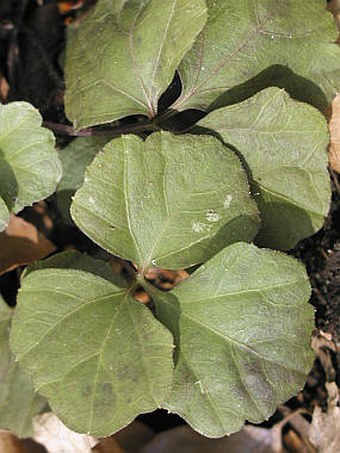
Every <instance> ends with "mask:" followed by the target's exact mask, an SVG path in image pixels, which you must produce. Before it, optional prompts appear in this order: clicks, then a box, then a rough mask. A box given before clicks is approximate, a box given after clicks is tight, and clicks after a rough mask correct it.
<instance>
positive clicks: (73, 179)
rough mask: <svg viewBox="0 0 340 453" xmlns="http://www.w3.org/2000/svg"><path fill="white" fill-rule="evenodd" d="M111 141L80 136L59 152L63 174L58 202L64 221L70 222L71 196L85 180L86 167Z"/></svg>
mask: <svg viewBox="0 0 340 453" xmlns="http://www.w3.org/2000/svg"><path fill="white" fill-rule="evenodd" d="M108 141H109V139H108V138H106V137H79V138H76V139H75V140H73V141H72V142H71V143H70V144H69V145H68V146H66V147H65V148H64V149H62V150H61V151H60V152H59V157H60V160H61V164H62V167H63V176H62V178H61V180H60V182H59V184H58V187H57V193H56V195H57V204H58V210H59V212H60V213H61V215H62V217H63V219H64V221H66V222H68V223H70V222H71V221H72V220H71V217H70V206H71V198H72V196H73V195H74V193H75V191H76V190H77V189H78V188H79V187H80V186H81V185H82V183H83V181H84V173H85V169H86V167H87V166H88V165H89V164H90V163H91V162H92V161H93V159H94V156H95V155H96V154H97V153H98V151H100V150H101V149H102V148H103V146H104V145H106V143H107V142H108Z"/></svg>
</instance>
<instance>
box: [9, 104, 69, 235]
mask: <svg viewBox="0 0 340 453" xmlns="http://www.w3.org/2000/svg"><path fill="white" fill-rule="evenodd" d="M41 123H42V118H41V116H40V114H39V112H38V110H36V109H35V108H34V107H33V106H32V105H30V104H28V103H27V102H11V103H9V104H6V105H3V104H0V199H1V202H0V209H1V219H0V223H1V224H2V225H3V227H5V226H6V224H7V223H8V218H9V216H8V214H7V213H6V210H5V207H4V204H5V205H6V206H7V210H8V212H10V213H17V212H19V211H21V209H23V208H24V207H25V206H29V205H31V204H33V203H34V202H36V201H39V200H41V199H42V198H46V197H48V196H49V195H51V194H52V193H53V192H54V190H55V188H56V186H57V183H58V181H59V180H60V178H61V164H60V162H59V159H58V155H57V152H56V151H55V149H54V143H55V140H54V136H53V134H52V132H51V131H49V130H48V129H45V128H43V127H41ZM2 229H4V228H2Z"/></svg>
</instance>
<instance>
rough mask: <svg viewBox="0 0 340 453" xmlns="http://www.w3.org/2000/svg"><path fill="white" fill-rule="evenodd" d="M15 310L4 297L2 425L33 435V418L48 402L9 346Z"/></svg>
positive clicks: (0, 317)
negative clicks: (34, 386) (41, 395)
mask: <svg viewBox="0 0 340 453" xmlns="http://www.w3.org/2000/svg"><path fill="white" fill-rule="evenodd" d="M12 316H13V310H12V309H10V308H9V307H8V306H7V304H6V303H5V301H4V300H3V299H2V298H1V296H0V352H1V354H0V426H1V427H2V428H3V429H8V430H10V431H12V432H13V433H15V434H16V435H18V436H20V437H28V436H31V435H32V434H33V427H32V418H33V416H34V415H36V414H38V413H39V412H41V411H42V410H43V408H44V407H45V405H46V402H45V400H44V399H43V398H41V397H40V396H38V395H37V394H36V393H35V392H34V389H33V386H32V383H31V381H30V379H29V377H28V376H27V374H26V373H25V372H24V371H22V370H21V369H20V368H19V366H18V364H17V363H15V361H14V356H13V354H12V352H11V350H10V347H9V330H10V327H11V323H12Z"/></svg>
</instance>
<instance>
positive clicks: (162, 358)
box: [11, 269, 173, 436]
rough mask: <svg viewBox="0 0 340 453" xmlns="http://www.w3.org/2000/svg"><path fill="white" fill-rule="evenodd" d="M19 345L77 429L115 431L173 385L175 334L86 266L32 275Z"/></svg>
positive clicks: (15, 335)
mask: <svg viewBox="0 0 340 453" xmlns="http://www.w3.org/2000/svg"><path fill="white" fill-rule="evenodd" d="M11 341H12V348H13V350H14V351H15V353H16V355H17V359H18V360H19V363H20V365H21V366H22V367H24V369H26V370H27V371H29V372H30V373H31V375H32V379H33V382H34V384H35V387H36V390H37V391H39V393H41V394H42V395H44V396H46V398H47V399H48V401H49V403H50V405H51V407H52V409H53V410H54V412H56V414H57V415H58V416H59V417H60V418H61V419H62V420H63V421H64V423H65V424H66V425H67V426H68V427H69V428H70V429H73V430H74V431H78V432H88V433H92V434H94V435H98V436H107V435H109V434H111V433H112V432H114V431H118V430H119V429H121V428H123V427H124V426H125V425H127V424H128V423H130V422H131V421H132V420H133V419H134V418H135V417H136V416H137V415H138V414H139V413H140V412H147V411H152V410H154V409H156V408H157V407H158V406H159V405H160V403H161V402H162V401H163V400H164V398H165V396H166V394H167V393H168V392H169V390H170V389H171V379H172V374H173V361H172V350H173V346H172V336H171V334H170V333H169V332H168V331H167V329H165V327H164V326H162V325H161V324H160V323H159V322H158V321H157V320H156V319H155V318H154V317H153V315H152V314H151V312H150V311H149V310H148V309H147V308H146V307H145V306H144V305H142V304H139V303H138V302H136V301H135V300H134V299H132V297H131V295H130V293H129V291H127V290H124V289H121V288H118V287H116V286H114V285H113V284H112V283H110V282H108V281H107V280H104V279H102V278H101V277H98V276H96V275H92V274H90V273H87V272H83V271H79V270H71V269H69V270H66V269H43V270H38V271H35V272H31V273H29V274H28V275H27V277H26V278H24V280H23V283H22V287H21V289H20V292H19V296H18V306H17V309H16V313H15V316H14V320H13V328H12V335H11Z"/></svg>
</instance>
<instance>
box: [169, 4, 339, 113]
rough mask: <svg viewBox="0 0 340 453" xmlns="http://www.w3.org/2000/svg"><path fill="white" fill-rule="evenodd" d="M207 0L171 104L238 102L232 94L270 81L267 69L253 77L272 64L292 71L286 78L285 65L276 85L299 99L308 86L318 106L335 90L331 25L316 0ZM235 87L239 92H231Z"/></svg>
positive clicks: (193, 105) (191, 105)
mask: <svg viewBox="0 0 340 453" xmlns="http://www.w3.org/2000/svg"><path fill="white" fill-rule="evenodd" d="M207 5H208V21H207V24H206V26H205V28H204V29H203V31H202V33H201V34H200V35H199V37H198V39H197V41H196V43H195V45H194V46H193V48H192V49H191V50H190V51H189V52H188V54H187V55H186V56H185V57H184V59H183V61H182V63H181V65H180V67H179V72H180V76H181V80H182V84H183V91H182V95H181V97H180V98H179V99H178V100H177V101H176V102H175V104H174V106H173V108H175V109H177V110H180V111H182V110H185V109H190V108H194V109H199V110H203V111H209V110H213V109H214V108H215V105H218V107H222V106H224V105H228V104H232V103H234V102H239V101H240V99H239V98H238V96H240V95H241V96H242V99H245V98H247V97H249V96H250V95H253V94H254V92H256V91H258V89H259V88H258V87H257V83H260V84H261V85H262V84H263V83H265V84H267V85H264V86H262V88H264V87H265V86H270V85H273V83H274V84H275V83H276V82H275V81H273V74H268V76H269V77H270V79H269V80H265V81H263V80H262V81H258V80H257V79H256V76H258V75H259V74H260V73H262V71H265V70H266V69H268V68H274V67H275V66H277V67H279V66H280V67H281V68H282V69H285V68H289V69H290V70H291V71H293V73H295V75H297V76H298V77H293V79H294V80H293V79H292V82H291V83H289V82H288V80H287V71H285V78H286V80H284V78H283V79H281V80H278V81H277V83H278V84H279V86H280V85H282V86H286V84H288V85H290V88H291V89H292V90H293V91H295V92H298V96H299V98H301V100H307V98H308V93H307V94H304V92H303V91H304V90H306V88H307V89H309V90H312V91H313V93H314V98H315V99H314V101H316V97H318V99H317V102H318V107H319V108H323V109H324V108H325V107H326V106H327V104H328V103H329V102H330V100H331V99H332V98H333V97H334V95H335V94H336V93H337V91H338V90H339V83H338V80H339V71H340V68H339V64H338V61H339V54H340V51H339V48H338V46H337V45H336V43H335V41H336V29H335V26H334V21H333V19H332V17H331V14H329V13H327V12H326V11H325V5H324V2H322V1H321V0H319V1H315V2H313V3H296V2H294V1H292V0H289V1H277V2H271V1H268V0H261V1H255V0H252V1H249V2H246V3H240V2H237V1H236V0H233V1H229V2H228V3H226V2H224V1H223V0H218V1H214V0H208V1H207ZM225 30H228V34H226V33H225V32H224V31H225ZM326 56H327V57H326ZM292 75H293V74H292ZM243 84H245V85H244V86H243ZM294 85H295V86H294ZM237 87H240V88H241V92H240V93H237V92H236V93H233V91H232V90H233V88H237ZM260 89H261V88H260ZM287 89H288V86H287ZM235 94H236V98H235V97H234V95H235ZM304 96H307V98H305V97H304ZM308 99H309V98H308Z"/></svg>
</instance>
